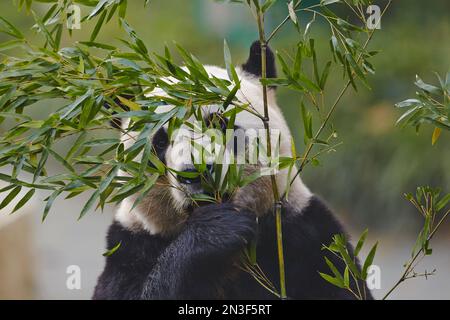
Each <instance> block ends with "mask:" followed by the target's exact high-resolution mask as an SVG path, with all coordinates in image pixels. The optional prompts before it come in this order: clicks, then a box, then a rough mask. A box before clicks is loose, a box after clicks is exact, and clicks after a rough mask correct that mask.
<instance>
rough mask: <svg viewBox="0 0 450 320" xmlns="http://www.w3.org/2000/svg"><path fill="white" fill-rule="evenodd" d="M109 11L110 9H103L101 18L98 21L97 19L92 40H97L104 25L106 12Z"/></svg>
mask: <svg viewBox="0 0 450 320" xmlns="http://www.w3.org/2000/svg"><path fill="white" fill-rule="evenodd" d="M107 13H108V11H106V10H105V11H103V13H102V15H101V16H100V18H99V19H98V21H97V23H96V25H95V28H94V30H93V31H92V34H91V38H90V39H89V41H90V42H93V41H95V39H96V38H97V36H98V33H99V32H100V29H101V27H102V25H103V22H104V21H105V17H106V14H107Z"/></svg>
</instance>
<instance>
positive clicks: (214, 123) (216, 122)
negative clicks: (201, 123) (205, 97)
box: [205, 112, 228, 132]
mask: <svg viewBox="0 0 450 320" xmlns="http://www.w3.org/2000/svg"><path fill="white" fill-rule="evenodd" d="M205 122H206V125H207V126H208V127H211V128H217V129H220V130H222V131H223V132H225V131H226V130H227V127H228V119H227V118H225V117H224V116H223V115H221V114H220V113H217V112H215V113H211V114H210V115H209V116H208V118H206V119H205Z"/></svg>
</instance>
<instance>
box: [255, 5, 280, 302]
mask: <svg viewBox="0 0 450 320" xmlns="http://www.w3.org/2000/svg"><path fill="white" fill-rule="evenodd" d="M256 14H257V22H258V33H259V42H260V46H261V79H266V76H267V60H266V58H267V40H266V37H265V32H264V14H263V12H262V11H261V10H260V9H257V12H256ZM262 90H263V103H264V119H263V123H264V129H265V131H266V139H267V155H268V158H269V159H270V160H271V158H272V142H271V139H270V125H269V120H270V119H269V105H268V100H267V85H266V84H265V83H262ZM270 180H271V184H272V193H273V198H274V211H275V221H276V234H277V249H278V266H279V272H280V298H281V299H286V298H287V294H286V277H285V270H284V268H285V266H284V253H283V232H282V225H281V199H280V192H279V190H278V186H277V181H276V177H275V174H271V176H270Z"/></svg>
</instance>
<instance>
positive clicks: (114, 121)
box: [103, 94, 133, 129]
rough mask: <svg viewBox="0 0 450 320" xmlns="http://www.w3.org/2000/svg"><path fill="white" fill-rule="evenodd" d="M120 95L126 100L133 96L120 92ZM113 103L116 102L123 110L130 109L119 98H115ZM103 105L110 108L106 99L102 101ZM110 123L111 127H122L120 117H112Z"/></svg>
mask: <svg viewBox="0 0 450 320" xmlns="http://www.w3.org/2000/svg"><path fill="white" fill-rule="evenodd" d="M122 96H123V97H125V99H128V100H130V99H132V98H133V96H131V95H129V94H122ZM114 103H116V104H117V105H118V106H120V107H121V108H122V109H123V110H124V111H130V108H128V107H127V106H126V105H124V104H123V103H122V102H120V100H119V98H115V99H114ZM103 106H104V107H105V108H107V109H110V108H111V106H110V104H109V103H108V102H106V101H105V102H104V103H103ZM110 124H111V126H112V127H113V128H116V129H120V128H121V127H122V119H121V118H113V119H112V120H111V121H110Z"/></svg>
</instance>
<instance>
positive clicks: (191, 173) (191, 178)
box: [177, 164, 213, 185]
mask: <svg viewBox="0 0 450 320" xmlns="http://www.w3.org/2000/svg"><path fill="white" fill-rule="evenodd" d="M206 170H207V171H208V172H205V173H203V174H202V173H199V172H198V171H197V169H196V168H194V167H192V168H186V169H184V170H183V171H182V172H181V174H177V180H178V181H179V182H180V183H182V184H185V185H200V183H201V182H202V175H204V174H208V173H209V174H211V173H212V171H213V166H212V165H210V164H208V165H206ZM183 173H184V175H183Z"/></svg>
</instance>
